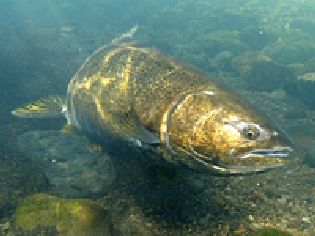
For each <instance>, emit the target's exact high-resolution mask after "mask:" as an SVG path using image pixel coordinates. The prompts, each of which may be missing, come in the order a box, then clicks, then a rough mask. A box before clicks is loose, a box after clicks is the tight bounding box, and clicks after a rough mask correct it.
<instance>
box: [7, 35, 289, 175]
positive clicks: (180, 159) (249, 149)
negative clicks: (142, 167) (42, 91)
mask: <svg viewBox="0 0 315 236" xmlns="http://www.w3.org/2000/svg"><path fill="white" fill-rule="evenodd" d="M61 109H62V113H63V114H64V116H65V117H66V119H67V122H68V123H69V124H71V125H72V126H73V127H74V128H75V129H77V130H79V131H81V132H82V133H84V134H86V135H87V136H90V137H93V138H97V140H101V142H102V143H103V144H104V145H110V143H114V142H120V141H123V142H131V143H132V144H133V145H136V146H139V147H140V148H141V147H144V146H152V149H154V148H155V147H157V146H158V147H159V148H160V149H162V150H164V152H162V154H161V157H162V158H164V159H166V160H167V161H169V162H172V163H175V164H180V165H185V166H188V167H190V168H193V169H197V170H203V171H209V172H212V173H217V174H227V175H233V174H247V173H255V172H261V171H266V170H268V169H272V168H275V167H279V166H282V165H283V164H285V163H287V162H288V161H289V153H290V151H291V150H292V149H291V148H290V147H289V146H288V145H287V144H286V143H285V141H284V139H283V138H282V137H281V135H279V131H278V130H276V129H274V128H272V127H270V125H269V124H268V123H267V122H266V121H265V120H264V119H263V118H262V117H261V116H259V115H258V114H257V113H256V112H255V110H253V109H252V108H251V107H249V106H248V105H246V104H245V103H243V102H242V101H241V100H240V99H239V98H238V97H237V96H236V95H234V94H233V93H231V92H230V91H226V90H224V89H222V88H221V87H220V86H219V85H218V84H217V83H216V82H215V81H214V80H213V79H211V78H209V77H208V76H207V75H205V74H203V73H201V72H199V71H198V70H196V69H194V68H192V67H190V66H187V65H185V64H182V63H179V62H177V61H176V60H174V59H173V58H171V57H168V56H166V55H164V54H162V53H160V52H158V51H157V50H154V49H151V48H145V47H138V46H137V45H136V44H133V43H121V42H120V41H119V40H116V41H115V40H113V42H112V43H111V44H109V45H105V46H103V47H101V48H99V49H97V50H96V51H95V52H93V53H92V54H91V55H90V56H89V57H88V58H87V59H86V61H85V62H84V63H83V65H82V66H81V67H80V69H79V70H78V71H77V73H76V74H75V75H74V76H73V78H72V79H71V81H70V83H69V85H68V92H67V98H66V101H65V102H64V101H63V100H62V99H60V98H58V97H50V98H49V99H42V100H39V101H37V102H34V103H31V104H29V105H27V106H24V107H21V108H17V109H15V110H14V111H12V114H13V115H14V116H17V117H51V116H56V115H58V114H60V113H61ZM163 153H164V154H163Z"/></svg>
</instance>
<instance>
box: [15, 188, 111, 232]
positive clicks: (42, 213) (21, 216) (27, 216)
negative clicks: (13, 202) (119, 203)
mask: <svg viewBox="0 0 315 236" xmlns="http://www.w3.org/2000/svg"><path fill="white" fill-rule="evenodd" d="M109 222H110V220H109V215H108V214H107V213H106V211H104V209H102V207H101V206H99V205H98V204H97V203H96V202H94V201H91V200H85V199H61V198H57V197H54V196H50V195H48V194H44V193H40V194H35V195H32V196H30V197H27V198H26V199H24V200H23V201H22V202H21V203H20V204H19V206H18V207H17V210H16V217H15V223H16V226H17V227H20V228H21V229H22V230H34V229H35V228H38V227H55V228H56V230H57V231H58V233H59V234H60V235H109V234H110V226H109V225H110V223H109Z"/></svg>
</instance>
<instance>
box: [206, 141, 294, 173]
mask: <svg viewBox="0 0 315 236" xmlns="http://www.w3.org/2000/svg"><path fill="white" fill-rule="evenodd" d="M292 151H293V149H292V148H291V147H289V146H276V147H273V148H269V149H254V150H252V151H250V152H247V153H245V154H243V155H241V156H239V157H237V158H238V159H239V160H241V163H239V164H236V165H233V164H227V163H224V164H222V165H220V164H219V165H217V166H212V167H213V168H216V169H217V173H218V174H219V175H247V174H253V173H263V172H266V171H268V170H271V169H275V168H278V167H281V166H284V165H285V164H286V163H287V162H289V160H290V159H289V156H290V152H292Z"/></svg>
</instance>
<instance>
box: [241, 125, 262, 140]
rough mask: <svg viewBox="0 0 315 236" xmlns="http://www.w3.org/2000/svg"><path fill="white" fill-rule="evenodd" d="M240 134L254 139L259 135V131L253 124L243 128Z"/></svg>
mask: <svg viewBox="0 0 315 236" xmlns="http://www.w3.org/2000/svg"><path fill="white" fill-rule="evenodd" d="M242 134H243V136H244V137H245V138H247V139H249V140H255V139H257V138H258V137H259V135H260V131H259V129H258V128H257V127H256V126H255V125H247V126H246V127H244V128H243V130H242Z"/></svg>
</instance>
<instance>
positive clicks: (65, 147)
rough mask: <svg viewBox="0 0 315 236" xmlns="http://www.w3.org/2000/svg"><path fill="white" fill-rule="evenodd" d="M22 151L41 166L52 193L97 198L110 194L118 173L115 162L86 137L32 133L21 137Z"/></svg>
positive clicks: (72, 196) (20, 147) (40, 132)
mask: <svg viewBox="0 0 315 236" xmlns="http://www.w3.org/2000/svg"><path fill="white" fill-rule="evenodd" d="M18 146H19V149H20V150H21V151H22V152H23V153H24V155H25V156H27V157H28V158H30V159H31V160H32V161H33V162H34V163H38V164H39V166H41V168H42V170H43V172H45V175H46V177H47V180H48V182H49V185H50V186H49V187H50V189H49V190H50V193H51V194H53V195H57V196H62V197H69V198H85V197H87V198H95V197H99V196H103V195H104V194H106V193H108V191H109V189H110V187H111V186H112V184H113V182H114V180H115V177H116V172H115V168H114V165H113V163H112V160H111V159H110V158H109V156H108V155H107V154H106V153H104V152H102V151H97V150H94V149H95V148H92V147H91V143H90V141H89V140H88V139H87V138H86V137H85V136H80V135H75V134H70V133H62V132H60V131H31V132H26V133H24V134H22V135H20V136H19V137H18Z"/></svg>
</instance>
